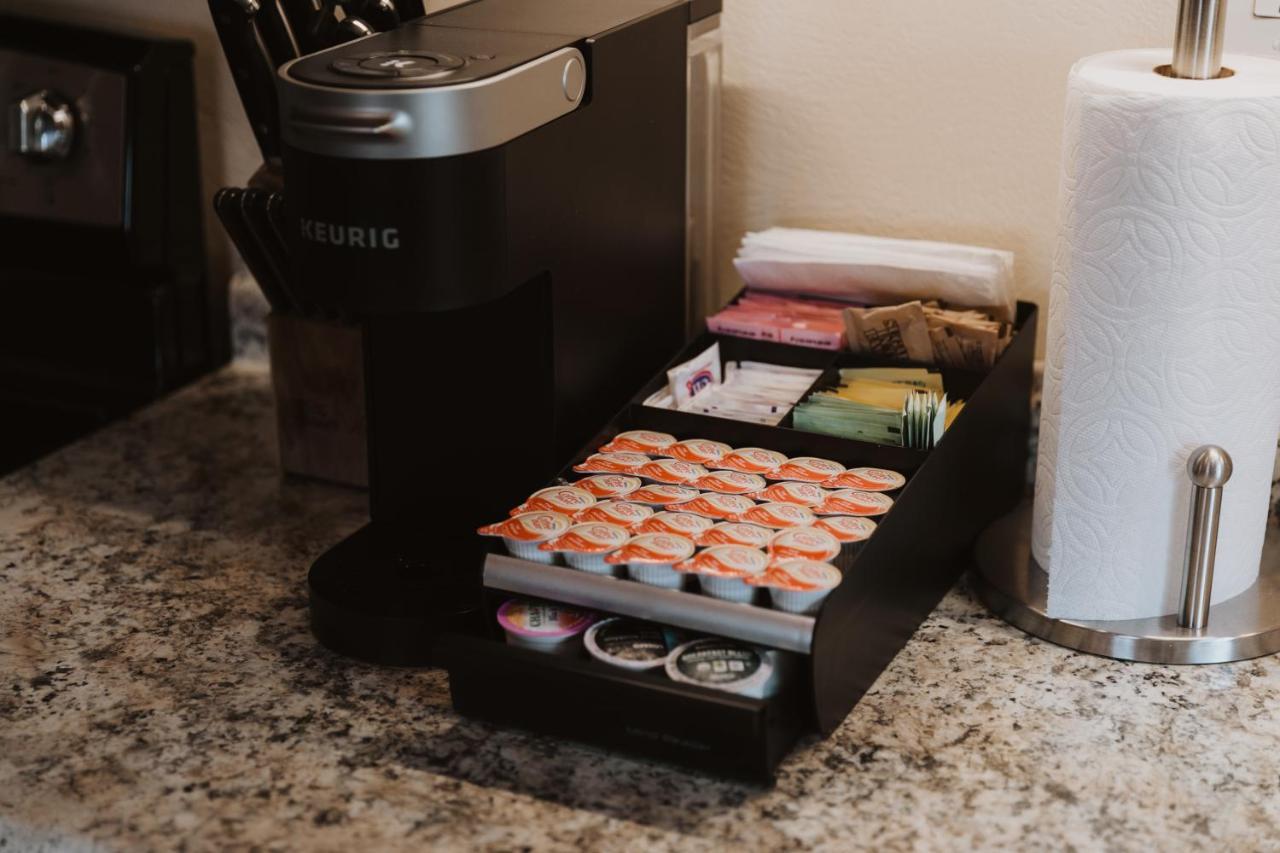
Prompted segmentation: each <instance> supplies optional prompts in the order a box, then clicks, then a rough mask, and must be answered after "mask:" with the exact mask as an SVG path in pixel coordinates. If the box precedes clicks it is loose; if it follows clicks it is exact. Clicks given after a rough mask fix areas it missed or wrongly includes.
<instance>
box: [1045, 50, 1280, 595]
mask: <svg viewBox="0 0 1280 853" xmlns="http://www.w3.org/2000/svg"><path fill="white" fill-rule="evenodd" d="M1165 62H1168V52H1167V51H1160V50H1141V51H1122V52H1118V53H1110V54H1102V55H1099V56H1094V57H1090V58H1088V59H1084V60H1081V61H1080V62H1079V63H1077V65H1076V67H1075V68H1073V69H1072V72H1071V77H1070V83H1069V88H1068V97H1067V127H1066V132H1065V142H1064V152H1063V158H1064V161H1063V172H1062V199H1061V203H1062V211H1061V220H1060V222H1061V232H1060V235H1059V242H1058V250H1057V255H1056V258H1055V264H1054V277H1053V281H1052V284H1051V293H1050V304H1049V329H1048V341H1047V350H1046V370H1045V396H1044V406H1043V414H1042V418H1041V440H1040V457H1039V461H1038V464H1037V474H1036V500H1035V513H1034V529H1033V551H1034V553H1035V556H1036V558H1037V560H1038V561H1039V562H1040V564H1041V566H1043V567H1044V568H1045V570H1046V571H1047V572H1048V573H1049V601H1048V607H1049V613H1050V615H1052V616H1057V617H1060V618H1076V619H1132V618H1141V617H1149V616H1159V615H1163V614H1167V613H1171V612H1173V611H1175V610H1176V609H1177V598H1178V593H1179V589H1180V586H1181V572H1182V557H1183V549H1184V547H1185V541H1186V529H1187V506H1188V501H1189V498H1190V486H1189V483H1188V481H1187V476H1186V471H1185V465H1186V459H1187V456H1188V454H1189V453H1190V451H1191V450H1192V449H1194V448H1195V447H1197V446H1198V445H1201V444H1206V443H1213V444H1220V445H1222V446H1223V447H1225V448H1226V449H1227V451H1228V452H1229V453H1230V454H1231V455H1232V457H1233V458H1234V460H1235V475H1234V476H1233V478H1232V479H1231V481H1230V483H1228V485H1227V487H1226V489H1225V490H1224V494H1223V508H1222V522H1221V528H1220V532H1219V540H1218V558H1217V568H1216V574H1215V580H1214V588H1213V592H1214V596H1213V599H1214V601H1215V602H1217V601H1222V600H1224V599H1226V598H1229V597H1231V596H1234V595H1237V594H1239V593H1240V592H1242V591H1244V590H1245V589H1246V588H1248V587H1249V586H1250V585H1251V584H1252V583H1253V581H1254V580H1255V579H1256V577H1257V573H1258V561H1259V557H1260V555H1261V551H1262V542H1263V536H1264V534H1265V525H1266V518H1267V504H1268V496H1269V491H1270V477H1271V471H1272V463H1273V461H1274V458H1275V452H1276V438H1277V432H1278V431H1280V62H1278V61H1274V60H1268V59H1261V58H1254V57H1242V56H1230V57H1228V58H1227V65H1228V66H1229V67H1232V68H1234V70H1235V72H1236V74H1235V76H1234V77H1231V78H1229V79H1219V80H1205V81H1193V80H1176V79H1172V78H1167V77H1163V76H1160V75H1158V74H1156V73H1155V72H1154V71H1153V69H1154V68H1155V67H1156V66H1157V65H1160V64H1162V63H1165Z"/></svg>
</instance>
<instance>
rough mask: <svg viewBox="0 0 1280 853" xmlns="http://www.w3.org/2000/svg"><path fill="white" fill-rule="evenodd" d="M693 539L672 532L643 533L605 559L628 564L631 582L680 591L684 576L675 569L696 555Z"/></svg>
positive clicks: (613, 563) (615, 563) (611, 562)
mask: <svg viewBox="0 0 1280 853" xmlns="http://www.w3.org/2000/svg"><path fill="white" fill-rule="evenodd" d="M695 550H696V549H695V548H694V545H693V540H691V539H688V538H686V537H684V536H674V535H672V534H669V533H641V534H640V535H639V536H633V537H631V539H629V540H628V541H627V542H626V543H625V544H624V545H623V546H622V547H621V548H619V549H618V550H617V551H614V552H613V553H612V554H610V555H609V556H607V557H605V562H606V563H609V564H610V565H614V566H617V565H624V564H625V565H626V567H627V574H628V575H629V576H630V577H631V579H632V580H635V581H639V582H640V583H645V584H649V585H650V586H661V587H666V588H667V589H679V588H680V587H681V586H682V585H683V583H684V575H682V574H680V572H677V571H676V570H675V565H676V563H679V562H680V561H682V560H687V559H689V558H690V557H692V556H693V552H694V551H695Z"/></svg>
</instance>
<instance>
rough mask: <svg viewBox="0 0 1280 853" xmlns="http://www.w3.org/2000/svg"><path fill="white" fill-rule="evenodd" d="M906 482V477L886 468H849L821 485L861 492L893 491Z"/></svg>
mask: <svg viewBox="0 0 1280 853" xmlns="http://www.w3.org/2000/svg"><path fill="white" fill-rule="evenodd" d="M906 484H907V478H906V477H904V476H902V475H901V474H899V473H898V472H897V471H890V470H888V469H887V468H850V469H849V470H848V471H844V472H842V473H840V474H836V475H835V476H834V477H831V478H830V479H828V480H827V481H826V482H824V483H823V484H822V485H824V486H826V487H827V488H828V489H857V490H858V491H861V492H893V491H896V490H898V489H901V488H902V487H903V486H905V485H906Z"/></svg>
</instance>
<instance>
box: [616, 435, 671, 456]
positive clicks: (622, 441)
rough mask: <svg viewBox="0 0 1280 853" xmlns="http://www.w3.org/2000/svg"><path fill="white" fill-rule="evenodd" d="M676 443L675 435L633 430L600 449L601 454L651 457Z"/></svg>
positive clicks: (618, 436)
mask: <svg viewBox="0 0 1280 853" xmlns="http://www.w3.org/2000/svg"><path fill="white" fill-rule="evenodd" d="M675 443H676V437H675V436H674V435H667V434H666V433H665V432H654V431H653V430H647V429H633V430H630V431H629V432H621V433H618V434H617V435H615V436H614V437H613V439H612V440H610V441H609V443H608V444H605V445H602V446H601V447H600V452H601V453H615V452H630V453H647V454H649V455H651V456H657V455H658V454H660V453H663V452H664V451H666V449H667V448H668V447H670V446H671V445H673V444H675Z"/></svg>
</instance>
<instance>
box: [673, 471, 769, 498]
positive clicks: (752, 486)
mask: <svg viewBox="0 0 1280 853" xmlns="http://www.w3.org/2000/svg"><path fill="white" fill-rule="evenodd" d="M689 485H690V486H693V487H694V488H695V489H702V490H704V491H708V492H720V493H721V494H723V495H746V494H750V493H751V492H758V491H760V490H761V489H763V488H764V477H761V476H760V475H759V474H744V473H743V472H741V471H712V472H710V473H708V474H704V475H702V476H701V477H699V478H697V479H696V480H690V481H689Z"/></svg>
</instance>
